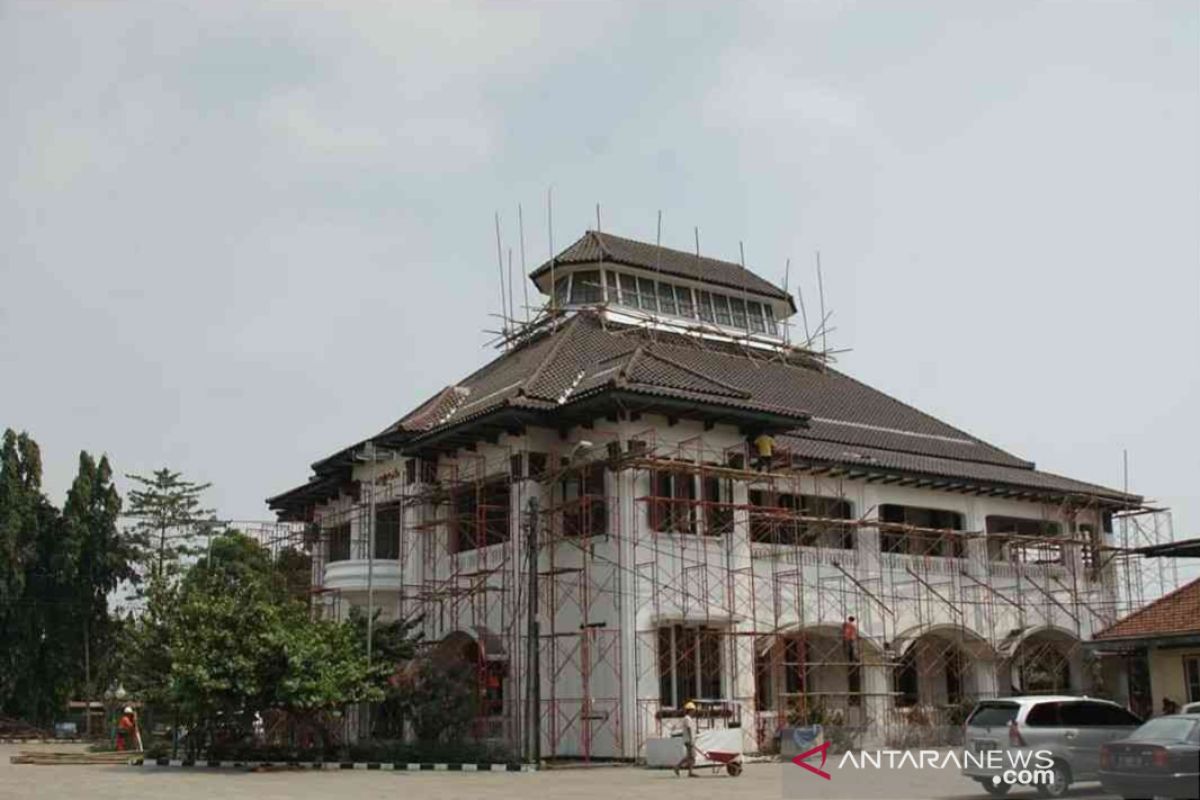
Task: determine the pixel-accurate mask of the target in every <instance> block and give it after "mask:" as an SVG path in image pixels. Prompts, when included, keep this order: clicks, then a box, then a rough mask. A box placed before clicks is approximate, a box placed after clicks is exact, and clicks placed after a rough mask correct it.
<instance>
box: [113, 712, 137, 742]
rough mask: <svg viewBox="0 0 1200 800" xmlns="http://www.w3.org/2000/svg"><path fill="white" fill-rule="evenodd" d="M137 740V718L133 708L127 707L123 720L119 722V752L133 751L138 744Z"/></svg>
mask: <svg viewBox="0 0 1200 800" xmlns="http://www.w3.org/2000/svg"><path fill="white" fill-rule="evenodd" d="M137 740H138V735H137V717H136V716H134V713H133V708H132V707H130V706H125V710H124V711H123V712H121V718H120V719H118V720H117V750H118V751H124V750H131V749H133V747H134V746H135V745H136V744H137ZM139 749H140V748H139Z"/></svg>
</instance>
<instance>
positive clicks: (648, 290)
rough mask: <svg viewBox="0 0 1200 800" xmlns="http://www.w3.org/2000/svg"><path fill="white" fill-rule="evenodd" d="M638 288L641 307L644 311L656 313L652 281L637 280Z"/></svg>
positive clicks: (656, 302)
mask: <svg viewBox="0 0 1200 800" xmlns="http://www.w3.org/2000/svg"><path fill="white" fill-rule="evenodd" d="M637 282H638V288H639V289H640V290H641V298H642V299H641V306H642V309H643V310H644V311H658V298H656V297H655V296H654V281H652V280H649V279H648V278H638V279H637Z"/></svg>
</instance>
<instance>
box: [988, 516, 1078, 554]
mask: <svg viewBox="0 0 1200 800" xmlns="http://www.w3.org/2000/svg"><path fill="white" fill-rule="evenodd" d="M986 522H987V532H988V534H989V536H988V558H990V559H991V560H992V561H1011V562H1013V563H1014V564H1061V563H1062V562H1063V546H1062V544H1060V543H1059V542H1056V541H1054V540H1055V539H1058V538H1059V537H1060V536H1061V535H1062V526H1061V525H1059V524H1058V523H1057V522H1052V521H1050V520H1045V519H1030V518H1028V517H1005V516H999V515H989V516H988V518H987V521H986ZM993 535H994V536H995V538H993Z"/></svg>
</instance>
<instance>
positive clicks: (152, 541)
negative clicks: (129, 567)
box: [125, 467, 213, 577]
mask: <svg viewBox="0 0 1200 800" xmlns="http://www.w3.org/2000/svg"><path fill="white" fill-rule="evenodd" d="M125 477H127V478H129V479H130V480H131V481H134V482H135V483H137V484H139V486H141V488H139V489H134V490H133V491H131V492H130V493H129V511H128V512H127V514H126V516H128V517H131V518H133V519H135V520H137V523H136V524H135V525H134V528H133V531H134V534H135V537H136V542H137V545H138V547H139V549H140V558H139V561H140V563H141V565H142V568H143V571H144V572H148V573H149V574H151V575H157V576H160V577H169V576H170V575H171V574H173V573H174V572H177V571H179V569H180V561H181V560H182V559H183V558H186V557H188V556H194V555H196V554H198V553H199V548H198V547H197V540H198V537H199V535H200V533H201V532H202V530H204V529H205V528H206V526H208V525H211V524H212V523H213V510H212V509H208V508H203V507H202V506H201V500H200V498H201V496H202V495H203V494H204V492H205V491H206V490H208V489H209V487H211V486H212V484H211V483H194V482H192V481H186V480H184V479H183V477H182V474H181V473H179V472H172V471H171V470H169V469H167V468H165V467H164V468H163V469H160V470H155V471H154V473H153V474H152V475H151V476H150V477H146V476H143V475H126V476H125Z"/></svg>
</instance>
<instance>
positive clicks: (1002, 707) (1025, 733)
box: [963, 695, 1142, 797]
mask: <svg viewBox="0 0 1200 800" xmlns="http://www.w3.org/2000/svg"><path fill="white" fill-rule="evenodd" d="M1141 724H1142V721H1141V720H1140V719H1138V717H1136V716H1135V715H1133V714H1131V713H1129V712H1128V711H1126V710H1125V709H1124V708H1122V707H1121V706H1119V705H1117V704H1116V703H1113V702H1110V701H1108V700H1098V699H1096V698H1091V697H1070V696H1067V695H1028V696H1024V697H1005V698H998V699H996V700H984V701H982V702H980V703H979V704H978V705H976V706H975V710H974V711H972V712H971V716H969V717H967V723H966V726H965V731H964V740H963V746H964V747H965V748H966V749H967V750H968V751H969V752H971V753H972V754H976V755H978V754H982V753H986V752H988V751H991V750H1001V751H1005V753H1004V755H1003V757H1002V759H1001V760H1002V762H1003V763H1005V764H1012V763H1013V762H1014V761H1016V762H1017V763H1026V764H1029V765H1030V768H1031V769H1040V768H1042V766H1043V763H1044V762H1045V759H1046V758H1049V759H1051V760H1052V764H1051V766H1050V767H1049V771H1050V776H1051V780H1050V781H1049V782H1044V783H1039V784H1038V785H1037V786H1036V787H1035V788H1036V789H1037V791H1038V793H1039V794H1040V795H1042V796H1043V797H1061V796H1062V795H1063V793H1064V792H1066V791H1067V787H1068V786H1069V785H1070V784H1072V783H1075V782H1077V781H1098V780H1100V774H1099V773H1100V745H1102V744H1104V743H1105V742H1109V741H1112V740H1114V739H1123V738H1125V737H1126V736H1128V735H1129V734H1130V733H1132V732H1133V730H1134V729H1135V728H1136V727H1138V726H1139V725H1141ZM1038 753H1041V754H1042V755H1043V758H1042V759H1037V758H1036V757H1035V756H1036V754H1038ZM1002 771H1003V770H1002V769H1001V770H996V769H988V768H987V767H986V766H981V765H979V764H977V763H975V762H974V761H970V760H968V759H966V757H965V756H964V763H963V774H964V775H966V776H967V777H969V778H972V779H974V780H976V781H978V782H979V783H980V784H981V785H982V786H983V788H984V789H985V790H986V791H987V792H988V794H993V795H1002V794H1005V793H1007V792H1008V790H1009V789H1010V788H1012V786H1011V784H1008V783H1005V782H1003V781H1002V780H999V779H998V777H997V776H999V775H1000V774H1001V772H1002Z"/></svg>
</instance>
